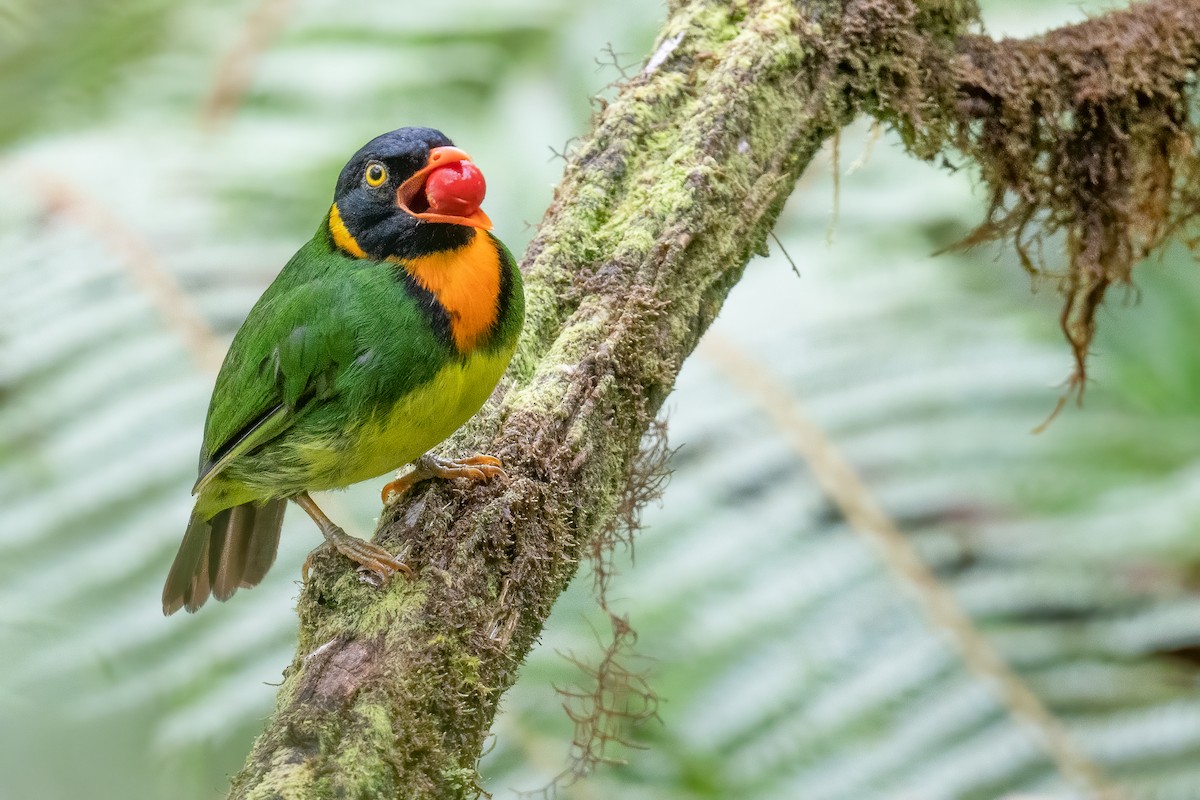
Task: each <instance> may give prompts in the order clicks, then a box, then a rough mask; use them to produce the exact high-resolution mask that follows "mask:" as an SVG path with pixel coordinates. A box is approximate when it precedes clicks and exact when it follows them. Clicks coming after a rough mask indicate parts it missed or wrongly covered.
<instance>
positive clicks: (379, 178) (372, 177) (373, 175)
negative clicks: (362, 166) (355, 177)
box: [364, 161, 388, 189]
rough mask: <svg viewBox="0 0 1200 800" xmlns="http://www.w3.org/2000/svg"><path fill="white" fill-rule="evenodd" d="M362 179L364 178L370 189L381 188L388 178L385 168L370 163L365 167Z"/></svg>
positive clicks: (375, 163)
mask: <svg viewBox="0 0 1200 800" xmlns="http://www.w3.org/2000/svg"><path fill="white" fill-rule="evenodd" d="M364 177H365V178H366V181H367V186H370V187H371V188H372V189H374V188H375V187H376V186H382V185H383V182H384V181H386V180H387V177H388V172H387V167H385V166H384V165H383V164H380V163H379V162H378V161H375V162H372V163H370V164H368V165H367V171H366V173H365V175H364Z"/></svg>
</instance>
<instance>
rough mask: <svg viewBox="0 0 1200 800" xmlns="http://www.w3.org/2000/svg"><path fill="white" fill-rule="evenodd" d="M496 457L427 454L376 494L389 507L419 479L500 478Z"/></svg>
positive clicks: (501, 471) (500, 472)
mask: <svg viewBox="0 0 1200 800" xmlns="http://www.w3.org/2000/svg"><path fill="white" fill-rule="evenodd" d="M504 474H505V472H504V470H503V468H501V466H500V459H498V458H496V457H495V456H471V457H469V458H455V459H448V458H438V457H437V456H431V455H429V454H426V455H423V456H421V457H420V458H418V459H417V460H416V461H414V462H413V469H412V471H411V472H407V473H405V474H404V475H401V476H400V477H399V478H397V479H396V480H394V481H392V482H391V483H389V484H387V485H386V486H384V487H383V491H382V492H381V493H380V494H381V495H382V497H383V504H384V505H385V506H390V505H392V504H394V503H395V502H396V501H397V500H399V499H400V498H401V497H403V496H404V494H405V493H406V492H407V491H408V490H409V489H411V488H412V487H414V486H416V485H417V484H418V483H420V482H421V481H427V480H429V479H430V478H442V479H443V480H449V479H450V478H467V479H469V480H473V481H489V480H491V479H492V478H499V477H503V476H504Z"/></svg>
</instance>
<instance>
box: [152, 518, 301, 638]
mask: <svg viewBox="0 0 1200 800" xmlns="http://www.w3.org/2000/svg"><path fill="white" fill-rule="evenodd" d="M286 507H287V501H286V500H267V501H265V502H262V503H243V504H242V505H240V506H234V507H233V508H227V509H225V510H223V511H218V512H217V513H216V514H214V515H213V516H212V517H211V518H210V519H205V518H204V516H203V515H202V514H201V513H200V512H199V510H196V511H193V512H192V518H191V520H190V521H189V522H188V527H187V533H185V534H184V535H183V543H182V544H180V545H179V552H178V553H177V554H176V555H175V563H174V564H172V565H171V572H170V573H169V574H168V575H167V582H166V584H165V585H164V586H163V595H162V601H163V613H164V614H166V615H167V616H170V615H171V614H174V613H175V612H176V611H178V610H179V609H180V608H186V609H187V610H188V611H195V610H196V609H198V608H200V606H202V605H204V601H205V600H207V599H208V596H209V595H210V594H212V595H215V596H216V598H217V599H218V600H228V599H229V598H230V597H231V596H232V595H233V593H234V592H236V591H237V590H238V587H239V586H243V587H245V588H247V589H249V588H250V587H251V586H257V585H258V583H259V582H260V581H261V580H262V579H263V576H264V575H266V574H267V570H268V569H270V568H271V564H272V562H274V561H275V551H276V550H277V549H278V547H279V527H280V526H281V525H282V524H283V511H284V509H285V508H286Z"/></svg>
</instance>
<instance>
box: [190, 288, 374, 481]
mask: <svg viewBox="0 0 1200 800" xmlns="http://www.w3.org/2000/svg"><path fill="white" fill-rule="evenodd" d="M339 288H340V287H339V286H338V285H337V283H336V282H335V281H313V282H309V283H305V284H301V285H299V286H292V287H288V288H283V287H279V291H277V292H271V291H270V290H268V292H267V293H266V294H264V295H263V297H262V299H261V300H260V301H259V303H258V304H257V305H255V307H254V308H253V309H252V310H251V312H250V314H249V316H248V317H247V318H246V322H245V323H244V324H243V325H242V328H241V329H240V330H239V331H238V333H237V335H236V336H235V337H234V340H233V343H232V344H231V345H230V348H229V354H228V355H227V356H226V357H225V363H224V365H223V366H222V367H221V372H220V374H219V375H218V376H217V385H216V388H215V389H214V390H213V398H212V404H211V405H210V406H209V410H208V421H207V422H206V424H205V430H204V445H203V447H202V448H201V453H200V471H199V477H198V478H197V480H196V485H195V487H194V488H193V489H192V493H193V494H196V493H198V492H200V491H201V490H203V489H204V487H205V486H207V485H208V484H209V483H210V482H211V481H212V480H213V479H214V478H215V477H216V476H218V475H219V474H220V473H221V471H222V470H223V469H225V467H226V466H228V465H229V464H230V463H231V462H232V461H234V460H235V459H236V458H237V457H238V456H239V455H241V454H243V453H246V452H249V451H251V450H254V449H256V448H258V447H261V446H262V445H263V444H265V443H267V442H269V441H271V440H272V439H274V438H275V437H277V436H279V435H280V434H281V433H283V432H284V431H286V430H287V429H288V428H290V427H291V426H292V425H293V424H295V422H296V420H297V419H298V418H299V417H300V415H302V414H303V413H304V411H305V409H306V408H307V407H308V406H309V404H310V403H312V402H313V401H320V400H323V399H326V398H328V397H330V396H331V395H332V394H333V392H334V384H335V382H336V379H337V376H338V374H339V373H340V372H341V371H342V370H343V369H344V368H345V367H347V366H348V365H350V364H351V363H353V361H354V359H355V358H356V357H357V356H358V355H359V353H357V344H356V341H355V337H354V335H353V332H352V328H351V326H349V325H347V324H345V321H344V315H345V309H344V307H343V306H344V304H343V302H342V298H344V297H345V293H344V292H340V291H338V289H339Z"/></svg>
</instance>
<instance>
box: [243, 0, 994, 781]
mask: <svg viewBox="0 0 1200 800" xmlns="http://www.w3.org/2000/svg"><path fill="white" fill-rule="evenodd" d="M975 15H976V8H975V5H974V3H973V2H972V0H919V1H918V0H846V2H843V0H810V1H809V2H806V3H803V4H800V3H795V2H789V1H788V0H758V1H757V2H751V1H750V0H742V1H738V0H724V1H722V0H688V1H678V2H674V3H672V4H671V8H670V17H669V19H668V20H667V22H666V25H665V27H664V29H663V31H662V33H661V34H660V38H659V42H658V45H657V47H656V50H655V51H654V53H653V54H652V55H651V56H650V57H649V59H648V60H647V63H646V66H645V68H644V69H643V70H642V72H641V73H640V74H638V75H636V76H634V77H632V78H631V79H629V80H628V81H626V82H625V83H624V84H623V85H621V86H620V87H619V91H618V92H617V95H616V97H615V98H614V99H613V100H612V101H611V102H609V103H608V104H607V105H606V106H605V108H604V110H603V111H602V112H601V113H600V114H599V115H598V117H597V119H596V120H595V121H594V129H593V131H592V133H591V134H590V135H589V136H588V137H587V138H586V139H585V140H583V141H582V142H580V143H579V144H578V145H577V146H576V147H575V148H574V149H573V151H572V153H571V154H570V155H569V157H568V161H567V164H566V167H565V174H564V178H563V181H562V183H561V185H560V186H559V188H558V190H557V192H556V194H555V198H554V202H553V204H552V205H551V207H550V209H549V211H548V212H547V214H546V216H545V218H544V220H543V221H542V224H541V227H540V228H539V231H538V234H537V236H536V237H535V239H534V241H533V242H532V244H531V245H530V247H529V250H528V252H527V253H526V255H525V258H524V262H523V265H522V268H523V270H524V272H525V275H526V281H527V299H528V306H529V309H530V311H529V317H528V321H527V323H526V329H525V333H524V336H523V339H522V344H521V348H520V350H519V352H518V355H517V357H516V358H515V360H514V364H513V367H512V369H511V370H510V373H509V379H508V382H507V383H506V384H505V385H504V386H503V387H502V389H501V390H499V391H498V396H497V397H496V398H494V400H493V402H492V403H491V404H489V406H488V407H487V408H486V409H485V410H484V411H483V412H481V414H480V415H479V416H478V417H477V418H476V419H475V420H473V421H472V423H470V424H469V426H468V427H467V428H466V429H465V430H464V431H463V432H461V433H460V435H458V436H457V437H456V438H455V440H454V442H453V443H452V444H451V445H450V449H454V450H463V451H467V450H474V449H476V448H478V449H481V450H484V451H486V452H491V453H495V454H497V455H499V456H500V457H501V458H503V459H504V461H505V464H506V467H507V469H508V471H509V474H510V476H511V477H510V479H509V480H508V482H507V483H504V484H493V485H487V486H477V487H472V488H469V489H466V488H462V487H457V486H450V485H429V486H427V487H425V488H424V489H423V490H421V491H418V492H417V493H416V494H415V495H414V496H412V497H410V498H408V499H407V500H406V502H405V503H403V504H402V505H400V506H399V507H397V508H393V509H391V510H389V511H388V512H386V513H385V515H384V517H383V519H382V520H381V523H380V530H379V533H378V534H377V540H378V541H380V542H382V543H383V544H385V545H386V546H388V547H389V548H391V549H392V550H393V551H395V552H397V553H399V554H400V555H401V556H402V557H403V558H404V559H405V560H406V561H407V562H408V563H409V564H411V565H413V566H414V567H415V568H416V569H417V577H416V578H415V579H413V580H411V581H405V580H396V581H393V582H392V583H391V585H390V586H388V587H387V589H386V590H385V591H379V590H376V589H374V588H372V587H370V586H367V585H364V584H362V583H360V582H358V581H357V579H356V577H355V575H354V573H353V572H352V571H351V570H349V569H347V567H346V564H345V561H344V559H340V558H337V557H334V556H322V557H318V558H317V559H315V561H316V565H315V569H314V572H313V574H312V577H311V578H310V580H309V581H308V583H307V584H306V585H305V587H304V589H303V590H302V592H301V596H300V600H299V609H298V610H299V615H300V637H299V647H298V650H297V654H296V658H295V660H294V661H293V663H292V664H291V666H290V667H289V668H288V670H287V671H286V673H285V681H284V683H283V685H282V686H281V688H280V692H279V699H278V706H277V709H276V712H275V714H274V716H273V718H272V719H271V721H270V722H269V724H268V726H267V729H266V731H265V732H264V733H263V734H262V736H261V737H260V738H259V739H258V741H257V742H256V743H255V746H254V749H253V751H252V752H251V754H250V756H249V758H248V760H247V763H246V765H245V767H244V769H243V770H242V772H241V773H240V774H239V775H238V776H237V777H236V778H235V780H234V784H233V789H232V793H231V796H233V797H237V798H274V797H287V798H318V797H406V798H437V799H438V800H444V799H445V798H461V797H470V796H474V795H475V794H476V793H477V792H478V791H479V789H478V786H477V784H476V772H475V764H476V761H477V759H478V757H479V754H480V751H481V749H482V747H483V743H484V740H485V737H486V735H487V732H488V730H489V728H490V725H491V722H492V718H493V716H494V714H495V711H496V706H497V703H498V701H499V698H500V696H501V694H502V693H503V692H504V691H505V690H506V689H507V688H508V687H509V686H510V685H511V684H512V683H513V682H514V681H515V680H516V676H517V669H518V667H519V665H520V664H521V662H522V660H523V659H524V658H525V656H526V654H527V653H528V651H529V649H530V647H531V646H532V645H533V643H534V641H535V640H536V638H537V636H538V634H539V633H540V631H541V629H542V625H543V623H544V621H545V619H546V617H547V615H548V614H549V612H550V609H551V606H552V605H553V603H554V601H555V599H556V598H557V597H558V595H559V593H560V592H562V590H563V589H564V588H565V587H566V585H567V583H568V582H569V581H570V579H571V577H572V576H573V574H574V572H575V570H576V566H577V564H578V562H579V559H580V557H581V554H582V553H583V552H584V548H585V547H586V546H587V544H588V543H589V542H590V541H591V539H592V538H593V537H594V536H596V535H597V532H598V531H600V530H602V529H603V528H604V526H605V524H606V523H607V522H608V520H610V519H611V516H612V514H613V513H614V509H615V508H616V506H617V504H618V501H619V498H620V497H621V495H622V491H623V489H624V487H625V484H626V482H627V480H628V476H629V473H630V470H631V465H632V463H633V461H634V458H635V456H636V453H637V450H638V443H639V441H640V439H641V438H642V435H643V433H644V432H645V430H646V428H647V426H648V424H649V423H650V421H651V420H652V419H653V417H654V415H655V413H656V411H657V410H658V408H659V407H660V406H661V405H662V402H663V400H664V399H665V397H666V396H667V394H668V393H669V392H670V390H671V388H672V386H673V384H674V381H675V377H676V375H677V374H678V371H679V368H680V366H681V365H682V363H683V361H684V359H685V358H686V357H687V356H688V355H689V354H690V353H691V352H692V350H693V348H694V347H695V345H696V343H697V341H698V339H699V337H700V335H701V334H702V333H703V332H704V330H705V329H706V328H707V327H708V325H709V324H710V323H711V322H712V320H713V318H714V317H715V316H716V314H717V312H718V310H719V309H720V307H721V304H722V302H723V300H724V298H725V296H726V295H727V293H728V292H729V290H730V289H731V288H732V286H733V285H734V284H735V283H736V282H737V280H738V279H739V277H740V276H741V274H742V271H743V269H744V266H745V264H746V262H747V260H748V259H749V258H750V256H751V255H753V254H754V253H759V252H764V251H765V240H766V237H767V235H768V233H769V231H770V230H771V228H772V226H773V224H774V222H775V218H776V217H777V216H778V214H779V211H780V209H781V208H782V206H783V203H784V200H785V199H786V198H787V196H788V194H789V193H790V192H791V190H792V188H793V185H794V184H795V181H796V178H797V177H798V176H799V174H800V173H801V172H802V171H803V169H804V168H805V167H806V166H807V165H808V163H809V162H810V161H811V159H812V158H813V156H814V155H815V154H816V153H817V152H818V150H819V149H820V147H821V146H822V144H823V142H824V141H825V140H826V139H828V138H829V137H830V136H832V135H834V134H835V133H836V132H837V131H838V130H840V129H841V127H843V126H844V125H845V124H846V123H848V122H849V121H850V120H851V119H852V118H853V117H854V116H855V115H856V114H857V113H858V112H859V111H860V110H865V111H868V112H872V113H875V114H877V115H878V116H880V117H881V118H884V119H886V120H888V121H890V122H892V123H893V124H896V125H897V126H898V127H899V128H900V129H901V131H902V133H904V134H905V136H906V138H907V140H908V142H909V144H910V147H912V148H913V149H914V150H915V151H916V152H918V154H920V155H923V156H926V157H929V156H932V155H933V154H934V153H936V152H940V151H941V150H942V149H944V148H945V147H946V146H948V143H949V144H953V143H954V137H953V136H952V134H953V133H954V132H955V131H956V130H958V129H957V128H956V127H955V126H956V125H957V124H958V121H959V118H958V117H956V116H954V114H953V113H950V112H949V111H948V110H947V109H948V108H950V107H954V108H957V106H956V105H955V103H956V102H957V98H958V96H959V88H960V86H959V83H960V81H958V79H957V78H956V77H954V76H956V75H958V74H959V73H957V72H952V71H948V70H947V71H945V74H934V73H935V72H936V71H937V70H940V69H941V68H942V67H945V66H947V65H951V64H953V63H955V61H954V60H955V58H956V57H961V53H959V46H960V41H965V40H963V39H962V37H963V35H964V32H965V28H966V26H967V25H969V24H970V23H971V22H972V21H973V20H974V19H975ZM971 41H978V40H977V39H976V38H975V37H972V39H971ZM956 53H959V55H958V56H956ZM949 81H953V83H951V82H949ZM964 141H967V140H964ZM968 143H969V142H968ZM968 152H970V151H968Z"/></svg>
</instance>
